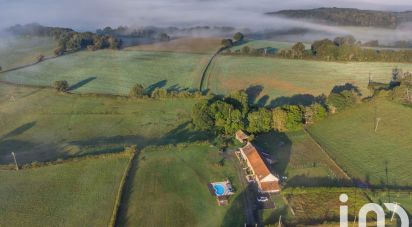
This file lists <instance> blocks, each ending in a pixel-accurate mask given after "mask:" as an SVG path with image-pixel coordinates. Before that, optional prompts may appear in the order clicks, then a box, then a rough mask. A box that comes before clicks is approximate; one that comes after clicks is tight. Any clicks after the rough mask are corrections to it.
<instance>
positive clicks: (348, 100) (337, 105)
mask: <svg viewBox="0 0 412 227" xmlns="http://www.w3.org/2000/svg"><path fill="white" fill-rule="evenodd" d="M361 96H362V94H361V93H360V91H359V89H358V88H357V87H356V86H353V85H352V84H345V85H342V86H335V87H334V88H333V89H332V91H331V92H330V94H329V96H328V100H327V104H328V106H329V107H330V109H336V110H337V111H340V110H343V109H346V108H348V107H351V106H353V105H355V104H356V103H358V102H359V101H360V97H361ZM332 112H335V111H332Z"/></svg>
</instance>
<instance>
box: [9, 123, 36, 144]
mask: <svg viewBox="0 0 412 227" xmlns="http://www.w3.org/2000/svg"><path fill="white" fill-rule="evenodd" d="M35 125H36V121H32V122H29V123H26V124H24V125H22V126H20V127H18V128H16V129H14V130H12V131H11V132H9V133H7V134H6V135H4V136H3V137H2V138H1V139H2V140H3V139H7V138H8V137H13V136H18V135H20V134H23V133H24V132H25V131H27V130H29V129H31V128H33V127H34V126H35Z"/></svg>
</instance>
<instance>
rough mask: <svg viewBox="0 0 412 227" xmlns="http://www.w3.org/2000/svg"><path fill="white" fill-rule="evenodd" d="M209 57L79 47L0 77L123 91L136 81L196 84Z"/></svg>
mask: <svg viewBox="0 0 412 227" xmlns="http://www.w3.org/2000/svg"><path fill="white" fill-rule="evenodd" d="M208 60H209V55H203V54H189V53H171V52H143V51H118V50H100V51H94V52H93V51H81V52H77V53H74V54H69V55H67V56H63V57H59V58H56V59H52V60H48V61H44V62H42V63H40V64H37V65H35V66H32V67H29V68H24V69H20V70H16V71H12V72H8V73H4V74H0V80H4V81H10V82H14V83H21V84H31V85H46V86H48V85H51V84H52V83H53V82H54V81H56V80H67V81H68V82H69V84H70V85H71V86H72V87H71V90H72V91H73V92H78V93H106V94H123V95H124V94H128V93H129V90H130V88H131V87H133V85H134V84H136V83H140V84H144V85H145V86H147V87H149V86H152V87H164V88H171V89H183V88H198V87H199V84H200V77H201V72H202V70H203V67H204V66H205V64H206V63H207V61H208Z"/></svg>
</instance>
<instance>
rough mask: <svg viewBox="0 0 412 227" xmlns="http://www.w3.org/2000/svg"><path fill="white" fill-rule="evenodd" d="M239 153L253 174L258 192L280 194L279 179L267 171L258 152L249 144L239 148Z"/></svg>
mask: <svg viewBox="0 0 412 227" xmlns="http://www.w3.org/2000/svg"><path fill="white" fill-rule="evenodd" d="M240 153H241V155H242V157H243V159H244V160H245V161H246V163H247V166H248V167H249V169H250V171H251V172H252V173H253V177H254V179H255V181H256V182H257V184H258V186H259V190H260V191H262V192H267V193H277V192H280V185H279V179H278V178H277V177H275V176H274V175H273V174H272V173H271V172H270V171H269V169H268V167H267V166H266V164H265V162H264V161H263V159H262V157H261V156H260V154H259V152H258V151H257V149H256V148H255V147H254V146H253V145H252V144H251V143H250V142H248V143H247V144H246V146H244V147H243V148H240Z"/></svg>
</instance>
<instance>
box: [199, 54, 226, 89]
mask: <svg viewBox="0 0 412 227" xmlns="http://www.w3.org/2000/svg"><path fill="white" fill-rule="evenodd" d="M225 49H226V47H222V48H220V49H219V50H217V52H216V53H215V54H213V56H212V57H211V58H210V60H209V62H208V63H207V65H206V67H205V68H204V69H203V72H202V75H201V78H200V86H199V91H200V92H202V91H203V87H204V86H205V84H206V77H210V76H207V72H208V71H209V68H210V66H211V65H212V62H213V60H215V58H216V57H217V56H218V55H219V54H220V53H221V52H222V51H223V50H225ZM208 86H209V84H207V86H206V90H207V87H208Z"/></svg>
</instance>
